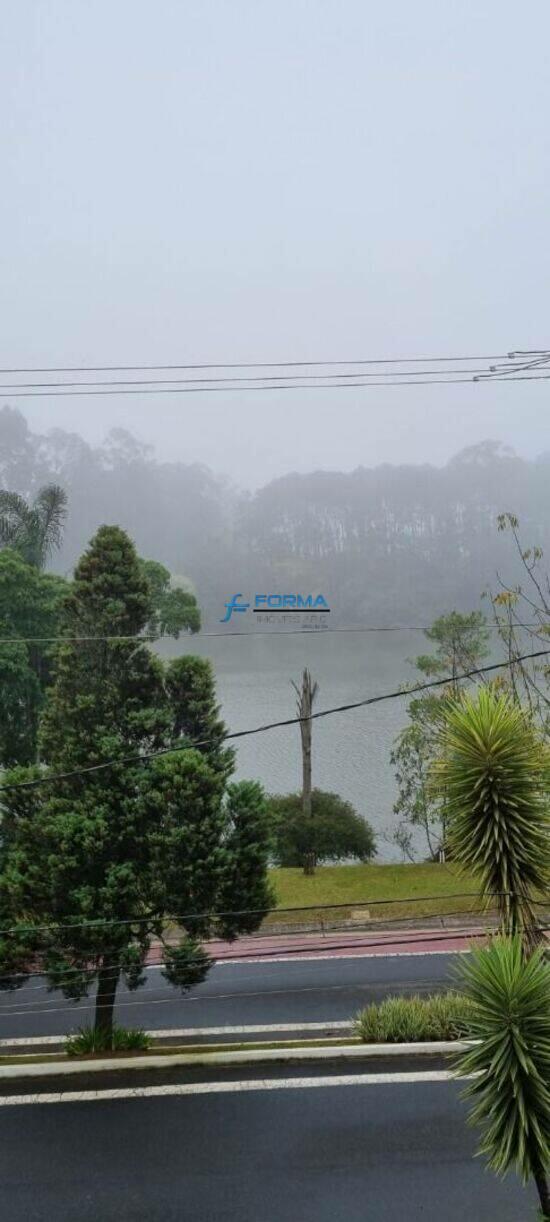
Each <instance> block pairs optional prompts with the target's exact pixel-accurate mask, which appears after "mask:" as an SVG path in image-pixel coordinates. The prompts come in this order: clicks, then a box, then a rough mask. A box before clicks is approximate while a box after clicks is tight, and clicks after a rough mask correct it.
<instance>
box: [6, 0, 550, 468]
mask: <svg viewBox="0 0 550 1222" xmlns="http://www.w3.org/2000/svg"><path fill="white" fill-rule="evenodd" d="M549 35H550V10H549V8H548V4H547V2H546V0H533V2H532V3H531V4H529V5H528V6H527V8H526V9H525V10H523V12H522V11H521V10H520V9H519V8H518V6H517V4H512V3H510V2H509V0H484V2H483V3H482V4H479V0H456V2H453V0H443V2H442V0H417V3H415V4H411V3H410V0H390V2H389V3H386V4H380V3H376V4H375V3H373V2H371V0H194V2H191V0H159V2H158V3H156V4H151V3H150V0H147V2H145V0H116V2H115V3H112V0H111V2H108V0H93V3H87V2H86V0H24V3H16V0H11V3H10V2H9V0H8V3H7V4H6V5H4V7H3V54H2V73H1V79H0V106H1V114H2V132H1V135H0V153H1V162H0V164H1V165H2V189H1V191H0V249H1V265H0V364H1V365H2V367H12V366H19V365H21V366H32V365H72V364H76V365H78V364H115V363H121V364H134V363H138V362H140V361H142V362H146V363H160V362H163V361H165V362H167V363H177V362H187V361H190V362H191V361H255V360H286V359H296V360H299V359H318V358H334V359H345V358H358V357H365V358H366V357H391V356H399V355H405V356H417V355H418V356H420V355H442V356H445V355H450V356H454V355H460V354H472V355H476V354H479V355H484V354H487V355H488V354H499V353H505V352H506V351H508V350H509V349H517V348H539V347H541V346H544V345H550V328H549V324H548V313H549V311H548V289H549V284H550V242H549V240H548V218H549V216H550V175H549V145H548V115H549V113H550V72H549V47H550V37H549ZM6 381H9V378H7V377H5V375H4V378H3V384H5V382H6ZM548 387H549V388H550V382H549V383H548ZM4 402H8V403H12V404H13V405H14V406H19V407H20V408H21V409H22V410H23V411H24V412H25V414H26V415H27V417H28V419H29V420H30V422H31V424H32V426H33V428H39V429H40V430H45V429H47V428H49V427H51V426H53V425H60V426H62V427H64V428H72V429H75V430H76V431H78V432H80V433H81V434H83V435H84V436H85V437H87V438H89V439H90V440H94V441H96V440H99V439H100V438H101V437H102V436H103V435H104V434H105V432H106V431H107V430H108V429H109V428H110V427H112V426H114V425H116V426H121V425H122V426H124V427H128V428H131V429H132V430H133V431H134V432H135V433H137V435H138V436H140V437H141V438H143V439H144V440H148V441H153V442H154V443H155V445H156V447H157V450H158V452H159V454H160V455H161V456H163V457H173V458H181V459H183V460H187V461H190V460H201V461H204V462H207V463H208V464H210V465H211V466H213V467H214V468H215V469H217V470H219V471H225V472H227V473H228V474H229V475H230V476H231V477H232V478H233V479H235V480H236V481H238V482H239V483H241V484H244V485H248V486H253V485H256V484H258V483H261V482H263V481H264V480H265V479H268V478H270V477H272V476H273V475H278V474H281V473H283V472H284V471H287V470H310V469H312V468H317V467H330V468H335V467H340V468H343V469H350V468H353V467H355V466H357V465H358V464H359V463H363V464H365V465H372V464H374V463H378V462H383V461H388V462H406V461H407V462H421V461H432V462H437V463H441V462H444V461H446V459H447V458H448V457H449V456H450V455H451V454H452V453H454V452H456V451H457V450H458V449H460V448H461V447H462V446H464V445H468V444H471V443H473V442H475V441H479V440H481V439H482V438H484V437H496V438H500V439H502V440H504V441H505V442H507V443H509V444H511V445H513V446H514V447H515V448H516V449H517V450H518V451H519V452H520V453H521V454H523V455H526V456H529V457H530V456H533V455H535V454H537V453H538V452H540V451H542V450H547V449H549V448H550V428H549V423H548V421H549V414H548V403H549V390H548V389H547V387H546V383H544V382H542V383H536V384H533V385H530V386H525V385H523V384H520V385H516V386H502V385H493V386H449V387H441V386H438V387H432V388H428V387H422V388H408V389H405V388H402V389H387V390H383V389H380V390H369V391H367V390H347V391H340V392H338V391H327V390H319V391H315V392H314V391H311V390H308V391H307V392H303V393H298V392H292V393H286V394H281V393H270V394H263V395H262V394H249V395H241V394H239V393H237V392H235V393H233V394H230V395H227V396H225V395H198V396H196V397H194V396H193V397H192V396H189V395H186V396H181V397H178V396H172V395H162V396H158V397H157V396H146V397H143V398H140V397H137V396H136V397H134V396H127V397H124V398H121V399H116V398H103V399H94V398H89V399H88V398H73V397H69V398H65V399H55V398H51V399H46V400H44V401H43V402H39V401H37V400H36V399H28V400H24V399H18V400H16V399H14V398H10V396H9V393H7V392H5V391H3V392H1V393H0V403H4Z"/></svg>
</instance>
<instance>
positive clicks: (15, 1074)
mask: <svg viewBox="0 0 550 1222" xmlns="http://www.w3.org/2000/svg"><path fill="white" fill-rule="evenodd" d="M471 1046H472V1044H471V1042H468V1041H464V1040H440V1041H433V1042H426V1043H418V1044H346V1045H343V1046H342V1045H340V1047H334V1048H331V1047H324V1048H311V1047H309V1048H308V1047H299V1046H297V1047H293V1048H262V1049H255V1048H246V1049H241V1050H239V1051H238V1052H209V1053H181V1052H178V1053H174V1054H173V1055H171V1056H170V1055H164V1056H155V1055H152V1056H140V1057H106V1058H105V1059H102V1060H95V1059H94V1060H67V1061H55V1062H52V1061H49V1062H45V1063H40V1064H32V1065H21V1064H19V1065H2V1066H1V1067H0V1085H1V1083H2V1082H5V1081H8V1080H12V1081H13V1080H15V1079H18V1078H19V1079H21V1078H59V1077H74V1076H75V1075H76V1074H89V1073H92V1074H97V1073H111V1072H113V1071H119V1072H123V1073H124V1072H129V1071H131V1070H146V1069H164V1070H167V1069H169V1068H174V1067H179V1066H188V1067H191V1066H193V1067H195V1068H197V1067H198V1066H200V1067H202V1068H208V1067H211V1066H217V1065H222V1066H231V1065H257V1064H260V1065H261V1064H267V1063H269V1062H271V1063H273V1062H275V1063H278V1064H290V1063H294V1064H296V1063H300V1062H306V1061H309V1062H311V1061H314V1062H317V1061H351V1060H363V1061H369V1060H372V1059H375V1058H377V1057H384V1058H392V1059H394V1058H395V1059H397V1060H398V1059H399V1058H400V1057H409V1058H410V1057H415V1056H418V1057H426V1056H431V1057H436V1056H445V1055H447V1054H449V1053H453V1052H465V1051H466V1050H467V1049H468V1048H471Z"/></svg>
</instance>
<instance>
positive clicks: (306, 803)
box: [292, 668, 318, 874]
mask: <svg viewBox="0 0 550 1222" xmlns="http://www.w3.org/2000/svg"><path fill="white" fill-rule="evenodd" d="M292 686H293V688H294V690H295V692H296V694H297V696H298V700H297V702H296V707H297V709H298V716H299V717H301V718H302V720H301V721H300V735H301V740H302V811H303V815H304V823H305V825H306V826H307V824H308V823H310V822H311V821H312V813H313V812H312V804H311V711H312V708H313V701H314V700H315V697H316V695H317V691H318V687H317V684H316V683H314V682H312V679H311V675H310V673H309V670H307V668H306V669H305V670H304V672H303V674H302V685H301V687H298V685H297V684H296V683H294V682H293V684H292ZM314 872H315V848H314V845H313V834H312V836H311V846H310V849H309V850H308V851H307V852H306V854H305V857H304V874H314Z"/></svg>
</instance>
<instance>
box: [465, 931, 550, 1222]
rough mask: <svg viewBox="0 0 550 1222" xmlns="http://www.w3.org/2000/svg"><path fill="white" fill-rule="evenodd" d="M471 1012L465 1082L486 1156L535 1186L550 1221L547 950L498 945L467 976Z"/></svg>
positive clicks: (477, 957) (473, 960) (478, 954)
mask: <svg viewBox="0 0 550 1222" xmlns="http://www.w3.org/2000/svg"><path fill="white" fill-rule="evenodd" d="M460 974H461V976H462V983H463V986H464V987H465V992H466V996H467V997H469V999H470V1001H471V1003H472V1008H471V1011H470V1013H469V1015H468V1024H469V1033H470V1035H471V1036H472V1037H473V1038H474V1039H476V1040H478V1041H479V1043H477V1044H476V1045H475V1046H473V1047H472V1048H471V1049H470V1050H469V1051H468V1052H466V1053H464V1054H462V1056H461V1057H460V1058H459V1062H458V1065H457V1070H458V1073H460V1074H461V1075H475V1076H474V1077H473V1078H472V1081H471V1082H469V1083H468V1086H467V1088H466V1090H465V1092H464V1094H465V1097H466V1098H470V1099H473V1101H474V1106H473V1108H472V1111H471V1113H470V1118H469V1119H470V1123H471V1124H474V1125H477V1124H479V1125H481V1126H482V1127H483V1130H484V1132H483V1137H482V1140H481V1143H480V1148H479V1153H480V1154H485V1155H486V1156H487V1158H488V1161H489V1166H490V1167H492V1168H493V1170H494V1171H496V1172H497V1173H498V1174H500V1175H504V1174H505V1172H506V1171H508V1170H509V1169H510V1168H511V1167H515V1169H516V1171H517V1172H518V1173H519V1175H520V1176H521V1177H522V1179H523V1180H524V1182H526V1181H527V1180H529V1179H531V1178H532V1179H534V1181H535V1184H536V1186H537V1191H538V1194H539V1198H540V1203H541V1209H542V1217H543V1218H550V1191H549V1187H548V1179H547V1175H548V1170H549V1167H550V966H549V965H548V963H547V962H546V961H545V958H544V952H543V949H542V947H539V949H538V950H536V951H535V952H534V953H533V954H532V955H531V957H530V958H528V959H526V957H525V955H524V953H523V945H522V940H521V937H520V936H519V934H516V935H515V936H514V937H513V938H502V937H501V938H495V940H494V941H493V943H492V944H491V946H489V947H488V948H484V949H478V950H475V951H473V952H472V955H471V956H470V958H469V960H468V961H466V962H464V963H463V964H462V966H461V969H460Z"/></svg>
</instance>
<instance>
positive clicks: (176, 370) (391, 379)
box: [0, 350, 550, 398]
mask: <svg viewBox="0 0 550 1222" xmlns="http://www.w3.org/2000/svg"><path fill="white" fill-rule="evenodd" d="M528 355H529V357H530V359H529V360H526V356H525V354H524V353H516V352H508V353H505V354H500V355H498V356H471V355H460V356H449V357H444V356H428V357H422V356H415V357H402V356H399V357H380V358H374V357H368V358H365V357H359V358H356V359H355V360H352V359H346V360H331V359H325V360H311V361H309V360H296V361H292V360H287V361H250V362H244V361H243V362H238V361H229V362H222V361H220V362H216V363H214V362H211V363H207V362H202V363H200V362H195V363H187V364H185V363H182V364H174V363H172V364H166V365H152V364H145V365H88V366H86V365H80V366H76V365H73V366H69V365H67V366H49V367H47V366H44V367H30V368H23V367H12V368H3V369H0V375H1V376H7V375H15V376H17V379H18V380H17V381H16V382H8V383H5V384H3V385H1V384H0V391H1V392H7V393H8V394H9V395H10V397H13V398H32V397H41V396H43V395H46V396H49V395H56V396H63V395H115V394H116V395H129V394H147V395H148V394H205V393H206V394H212V393H224V394H226V393H228V392H230V391H232V390H237V389H238V390H240V391H246V392H247V393H251V392H254V391H262V392H263V391H273V390H281V391H282V390H312V389H315V390H322V389H345V388H349V389H353V388H363V389H365V388H367V387H382V386H398V385H399V386H401V385H402V386H430V385H436V386H441V385H446V384H447V383H450V384H459V383H461V382H477V381H482V380H484V379H487V378H489V379H493V380H497V381H499V380H503V381H508V380H510V379H511V380H515V378H516V377H517V376H518V375H520V376H521V374H522V371H526V376H525V380H533V379H534V378H536V377H537V376H538V377H540V376H543V377H544V374H542V375H541V374H537V370H538V369H539V368H541V367H544V366H545V365H547V364H548V362H549V361H550V351H546V352H544V351H542V350H541V351H540V352H538V353H533V354H528ZM457 366H458V367H457ZM299 370H303V371H304V372H298V371H299ZM334 370H335V371H336V372H331V371H334ZM250 371H254V372H250ZM256 371H261V372H256ZM530 371H531V372H530ZM105 373H115V374H116V375H118V376H116V377H114V378H100V377H99V375H101V374H105ZM127 373H135V374H139V375H140V376H139V377H137V378H135V379H131V378H128V377H124V376H121V375H124V374H127ZM181 373H185V375H186V376H185V377H179V376H178V377H176V376H168V377H166V376H162V377H156V376H152V375H156V374H164V375H166V374H168V375H176V374H181ZM31 374H32V375H34V374H45V375H47V376H48V380H47V381H32V382H28V381H27V382H23V381H22V380H21V379H22V378H23V377H27V376H29V375H31ZM58 374H67V375H69V374H78V375H83V374H93V375H94V378H93V380H92V381H90V380H88V379H85V378H83V377H82V376H79V377H78V380H75V381H73V380H71V381H69V380H67V378H64V379H63V380H62V381H52V378H53V377H54V376H56V375H58ZM190 374H194V375H197V374H200V375H201V376H188V375H190ZM549 376H550V375H549Z"/></svg>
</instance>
